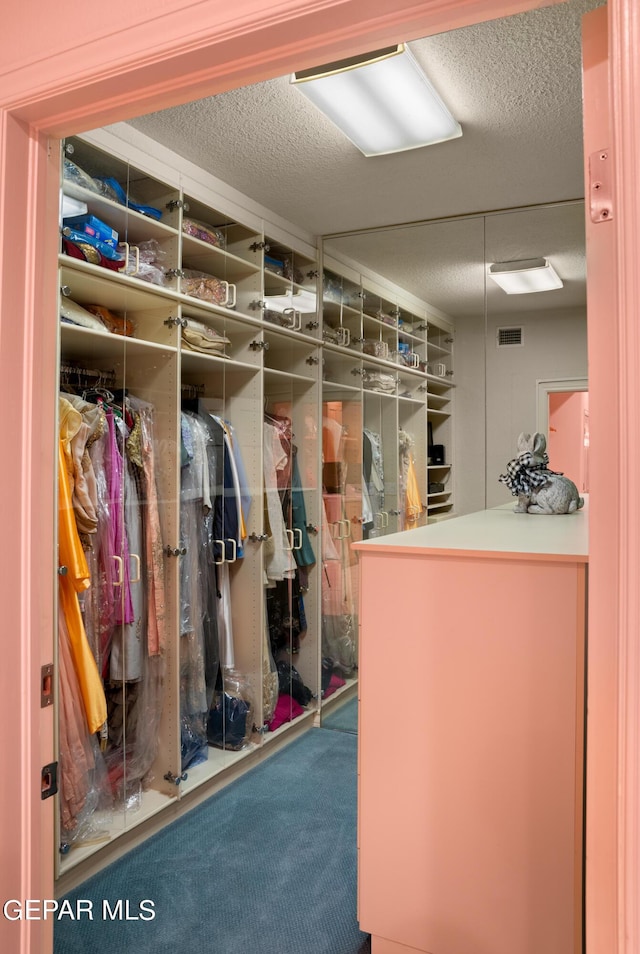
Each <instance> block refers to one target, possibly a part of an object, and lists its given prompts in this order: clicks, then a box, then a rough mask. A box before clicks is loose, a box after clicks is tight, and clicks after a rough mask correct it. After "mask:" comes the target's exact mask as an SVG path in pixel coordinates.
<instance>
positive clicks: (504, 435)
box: [454, 309, 587, 514]
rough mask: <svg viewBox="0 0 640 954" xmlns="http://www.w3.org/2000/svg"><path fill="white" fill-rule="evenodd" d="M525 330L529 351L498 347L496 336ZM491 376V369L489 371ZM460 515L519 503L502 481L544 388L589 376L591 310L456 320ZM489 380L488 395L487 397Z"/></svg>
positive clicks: (531, 427)
mask: <svg viewBox="0 0 640 954" xmlns="http://www.w3.org/2000/svg"><path fill="white" fill-rule="evenodd" d="M514 326H517V327H521V328H522V329H523V341H524V344H523V346H522V347H508V348H497V347H496V329H497V328H501V327H514ZM485 369H486V370H485ZM455 370H456V373H455V378H454V381H455V384H456V397H455V402H456V415H455V421H456V424H455V495H456V497H455V499H456V513H459V514H461V513H470V512H472V511H474V510H480V509H482V508H483V507H485V506H486V507H496V506H498V505H499V504H502V503H506V502H508V501H509V500H511V499H512V497H511V494H510V492H509V490H508V489H507V488H506V487H505V486H504V485H503V484H500V483H499V482H498V476H499V475H500V474H501V473H504V469H505V465H506V463H507V461H508V460H510V459H511V458H512V457H514V456H515V454H516V441H517V439H518V434H520V433H521V431H529V432H533V431H535V429H536V382H537V381H538V380H540V379H549V378H550V379H553V378H576V377H586V376H587V321H586V312H585V310H584V309H566V310H562V311H554V312H545V311H536V312H525V313H521V314H520V315H516V314H514V315H511V316H510V315H508V314H507V315H500V316H499V317H492V316H488V318H487V322H486V335H485V321H484V317H483V316H479V317H478V318H464V319H459V320H456V344H455ZM485 381H486V395H485Z"/></svg>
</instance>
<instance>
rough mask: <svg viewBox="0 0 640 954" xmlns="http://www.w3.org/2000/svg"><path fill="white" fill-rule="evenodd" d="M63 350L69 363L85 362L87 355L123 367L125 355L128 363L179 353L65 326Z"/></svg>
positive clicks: (150, 343) (163, 346)
mask: <svg viewBox="0 0 640 954" xmlns="http://www.w3.org/2000/svg"><path fill="white" fill-rule="evenodd" d="M61 350H62V353H63V355H64V356H65V357H66V358H68V359H77V358H83V359H84V358H86V356H87V355H91V356H96V357H97V358H98V360H104V359H105V358H107V359H110V360H113V361H118V362H120V363H122V362H123V361H124V360H125V355H126V359H127V360H130V359H131V358H138V357H141V356H142V355H145V354H146V355H150V354H154V353H155V354H157V355H158V357H159V358H160V359H162V358H168V357H169V356H170V355H172V354H173V355H175V354H177V352H178V348H177V346H171V345H166V344H158V343H157V342H155V341H143V340H142V339H140V338H133V337H129V336H127V337H124V336H122V335H114V334H110V333H109V332H108V331H93V330H92V329H91V328H79V327H76V326H74V325H67V324H64V325H63V326H62V329H61Z"/></svg>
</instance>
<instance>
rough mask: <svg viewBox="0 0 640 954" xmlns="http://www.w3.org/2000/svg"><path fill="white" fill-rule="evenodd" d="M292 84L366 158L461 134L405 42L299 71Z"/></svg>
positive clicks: (292, 79)
mask: <svg viewBox="0 0 640 954" xmlns="http://www.w3.org/2000/svg"><path fill="white" fill-rule="evenodd" d="M291 83H292V84H294V85H295V86H296V87H297V88H298V89H299V90H300V92H301V93H304V95H305V96H306V97H307V98H308V99H310V100H311V102H312V103H313V104H314V105H315V106H317V107H318V109H320V110H321V111H322V112H323V113H324V114H325V115H326V116H328V117H329V119H330V120H331V121H332V122H333V123H335V125H336V126H337V127H338V128H339V129H341V130H342V132H343V133H344V134H345V136H347V138H348V139H350V140H351V142H352V143H353V144H354V145H356V146H357V147H358V149H359V150H360V151H361V152H363V153H364V155H365V156H380V155H385V154H386V153H390V152H403V151H405V150H407V149H417V148H418V147H420V146H429V145H431V144H432V143H436V142H444V141H445V140H447V139H455V138H457V137H458V136H461V135H462V128H461V126H460V125H459V123H457V122H456V120H455V119H454V118H453V116H452V115H451V113H450V112H449V110H448V109H447V107H446V106H445V105H444V103H443V102H442V100H441V99H440V97H439V96H438V94H437V93H436V91H435V89H434V88H433V86H432V85H431V83H430V82H429V80H428V79H427V77H426V76H425V75H424V73H423V72H422V70H421V69H420V67H419V66H418V64H417V62H416V61H415V59H414V58H413V56H412V54H411V52H410V51H409V49H408V48H407V47H406V46H405V45H404V44H400V45H398V46H392V47H388V48H386V49H384V50H377V51H376V52H375V53H368V54H366V55H365V56H356V57H352V58H351V59H348V60H339V61H338V62H336V63H328V64H327V65H326V66H319V67H317V68H316V69H311V70H302V71H300V72H298V73H294V74H293V75H292V77H291Z"/></svg>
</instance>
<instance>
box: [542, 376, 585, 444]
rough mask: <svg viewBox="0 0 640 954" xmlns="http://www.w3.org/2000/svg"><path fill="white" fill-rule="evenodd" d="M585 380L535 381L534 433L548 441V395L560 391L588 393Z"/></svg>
mask: <svg viewBox="0 0 640 954" xmlns="http://www.w3.org/2000/svg"><path fill="white" fill-rule="evenodd" d="M588 390H589V382H588V380H587V378H552V379H542V380H540V381H536V431H538V432H539V433H540V434H544V436H545V437H546V438H547V442H548V441H549V395H550V394H557V393H558V392H561V391H588Z"/></svg>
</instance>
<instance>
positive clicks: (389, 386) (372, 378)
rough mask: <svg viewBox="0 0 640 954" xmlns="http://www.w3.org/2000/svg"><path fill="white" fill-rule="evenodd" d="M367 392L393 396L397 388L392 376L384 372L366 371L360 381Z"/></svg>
mask: <svg viewBox="0 0 640 954" xmlns="http://www.w3.org/2000/svg"><path fill="white" fill-rule="evenodd" d="M362 381H363V387H364V388H365V390H367V391H380V392H381V393H383V394H395V393H396V389H397V387H398V382H397V381H396V379H395V377H394V376H393V374H388V373H387V372H386V371H367V372H365V375H364V377H363V379H362Z"/></svg>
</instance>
